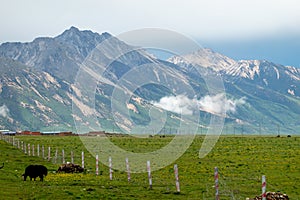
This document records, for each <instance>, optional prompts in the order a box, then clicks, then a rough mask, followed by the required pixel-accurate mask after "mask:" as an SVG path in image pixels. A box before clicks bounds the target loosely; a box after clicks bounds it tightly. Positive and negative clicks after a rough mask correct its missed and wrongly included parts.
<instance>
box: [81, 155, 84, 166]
mask: <svg viewBox="0 0 300 200" xmlns="http://www.w3.org/2000/svg"><path fill="white" fill-rule="evenodd" d="M81 167H82V168H83V169H84V152H81Z"/></svg>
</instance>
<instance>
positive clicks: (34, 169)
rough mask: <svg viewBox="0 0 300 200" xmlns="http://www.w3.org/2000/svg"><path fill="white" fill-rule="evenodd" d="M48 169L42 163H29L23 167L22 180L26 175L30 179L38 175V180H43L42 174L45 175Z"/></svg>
mask: <svg viewBox="0 0 300 200" xmlns="http://www.w3.org/2000/svg"><path fill="white" fill-rule="evenodd" d="M47 174H48V169H47V168H46V167H45V166H43V165H29V166H28V167H26V169H25V173H24V174H23V175H22V176H23V177H24V181H26V178H27V176H29V177H30V180H32V179H33V180H35V179H36V177H40V181H43V179H44V176H47Z"/></svg>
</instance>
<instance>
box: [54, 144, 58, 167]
mask: <svg viewBox="0 0 300 200" xmlns="http://www.w3.org/2000/svg"><path fill="white" fill-rule="evenodd" d="M57 154H58V150H57V148H56V150H55V155H54V163H55V164H56V163H57Z"/></svg>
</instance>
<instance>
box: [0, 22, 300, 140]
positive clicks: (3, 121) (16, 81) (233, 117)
mask: <svg viewBox="0 0 300 200" xmlns="http://www.w3.org/2000/svg"><path fill="white" fill-rule="evenodd" d="M104 41H109V42H108V44H107V48H105V49H101V50H98V51H97V55H98V59H99V60H97V61H98V62H100V63H101V62H105V63H110V64H109V67H108V68H107V69H105V70H104V71H103V74H102V76H103V77H102V78H103V79H100V80H99V82H98V83H97V89H96V91H95V95H94V97H95V107H92V106H91V105H90V104H89V103H88V101H87V100H85V91H84V90H83V88H84V87H88V86H84V85H80V84H78V83H76V80H77V79H76V78H78V72H80V69H81V67H82V64H83V63H87V58H89V57H91V55H95V54H93V53H94V52H95V49H96V50H97V45H99V44H101V43H103V42H104ZM131 48H132V47H131V46H130V45H128V44H126V43H125V42H123V41H121V40H119V39H118V38H116V37H114V36H112V35H111V34H109V33H102V34H98V33H95V32H92V31H80V30H79V29H78V28H76V27H71V28H70V29H68V30H66V31H64V32H63V33H62V34H60V35H58V36H56V37H53V38H50V37H43V38H36V39H35V40H33V41H32V42H28V43H19V42H13V43H10V42H8V43H3V44H1V45H0V69H1V73H0V129H10V130H25V129H29V130H40V131H51V130H56V131H57V130H72V131H74V132H76V129H75V124H74V120H75V123H76V121H77V122H78V121H83V120H84V119H83V118H82V117H81V116H79V115H77V114H76V113H74V112H73V111H72V105H73V107H74V106H75V107H76V108H77V109H78V110H79V112H80V113H82V114H83V115H84V114H85V113H94V114H95V116H96V117H97V120H98V122H97V123H99V125H100V126H101V128H102V129H103V130H106V131H118V132H119V131H122V130H127V131H130V130H131V127H132V125H133V124H138V125H147V124H149V123H150V121H151V119H150V118H151V117H150V116H149V109H150V108H151V107H152V106H153V105H155V106H156V107H157V108H158V109H164V110H167V111H168V114H167V115H168V119H167V122H166V125H165V126H164V127H163V128H162V129H161V130H159V131H160V132H162V133H171V132H172V128H173V127H176V126H178V116H179V113H178V111H177V110H176V108H175V107H174V105H175V104H176V105H177V104H178V103H179V104H180V103H182V105H181V106H182V107H181V108H182V110H181V111H182V112H183V111H184V110H183V109H186V110H185V111H186V113H190V111H191V112H193V111H194V109H195V108H194V107H193V106H194V105H193V103H195V105H196V109H199V110H200V122H199V125H200V126H199V127H201V130H200V129H199V130H198V131H199V133H200V132H202V128H204V130H205V129H207V126H208V124H209V120H210V117H211V116H212V115H218V114H219V112H221V111H222V112H223V113H224V112H225V113H226V115H225V116H224V117H225V125H224V128H223V133H228V134H233V133H236V134H240V133H242V134H252V133H254V134H278V133H283V134H284V133H286V134H297V130H298V129H299V127H300V120H299V119H298V118H299V116H300V69H298V68H295V67H292V66H283V65H280V64H275V63H272V62H270V61H266V60H239V61H237V60H234V59H231V58H229V57H227V56H225V55H222V54H219V53H217V52H214V51H213V50H211V49H208V48H203V49H199V50H198V51H196V52H191V53H190V54H188V55H180V56H173V57H171V58H169V59H168V60H160V59H157V58H155V57H154V56H152V55H151V54H150V53H148V52H147V50H135V49H134V50H132V51H128V53H126V54H124V55H123V54H122V55H121V56H120V57H118V58H117V59H113V58H112V56H111V55H114V54H116V55H117V52H122V51H125V50H127V49H131ZM126 52H127V51H126ZM154 63H155V64H156V65H157V66H158V68H157V69H159V72H158V73H157V72H156V69H154V68H151V67H149V68H144V69H143V70H144V71H141V72H140V73H141V74H140V75H138V76H136V82H135V81H134V80H131V81H127V82H126V83H124V84H123V85H122V86H121V87H120V88H119V89H120V90H121V91H123V92H128V91H132V87H133V85H136V84H137V83H138V81H141V79H144V80H149V82H151V81H152V82H153V83H149V84H147V85H143V86H141V87H138V88H135V89H134V91H132V97H131V98H130V99H128V101H126V102H118V103H117V104H116V105H117V106H118V105H120V106H121V104H122V105H123V104H124V105H125V107H126V108H127V110H126V111H125V110H124V113H126V112H129V115H130V117H131V118H132V120H131V121H130V120H127V118H126V114H124V113H122V111H123V109H121V108H120V110H121V111H119V112H118V113H117V114H118V116H119V117H118V119H114V116H115V115H116V113H114V112H115V110H113V109H112V107H111V105H112V104H113V103H114V102H113V101H114V100H115V98H113V95H114V94H113V92H114V87H115V86H116V84H117V83H118V82H120V81H122V78H124V77H125V76H126V75H128V74H130V73H129V72H132V71H133V69H134V67H135V66H147V65H149V66H150V64H154ZM161 66H163V67H161ZM199 71H201V74H209V75H210V76H218V77H221V78H222V80H223V84H224V88H225V92H226V97H227V99H226V98H224V94H223V95H222V94H218V93H216V94H214V95H211V94H209V93H208V89H207V88H206V86H205V80H204V79H203V77H202V76H201V75H200V74H199V73H197V72H199ZM136 73H137V72H136ZM139 78H140V79H139ZM150 79H153V80H150ZM166 79H168V81H167V80H166ZM170 82H176V84H178V85H181V86H180V87H179V86H174V88H173V90H171V89H170V88H168V87H165V86H166V85H167V84H168V83H170ZM155 83H156V84H155ZM159 83H161V85H159ZM176 84H174V85H176ZM182 85H184V86H185V87H192V89H193V91H197V93H196V96H194V97H192V96H189V95H186V96H184V95H183V94H185V93H184V91H181V90H183V89H184V88H185V87H183V86H182ZM175 94H182V95H177V96H176V95H175ZM164 100H165V101H164ZM85 101H86V102H87V103H86V104H85V103H84V102H85ZM116 101H117V100H116ZM174 102H175V103H174ZM210 102H214V103H215V104H209V103H210ZM220 103H221V104H222V105H219V104H220ZM172 105H173V107H172ZM224 109H225V110H224ZM128 110H129V111H128ZM220 110H221V111H220ZM86 126H88V124H86ZM153 132H154V130H153Z"/></svg>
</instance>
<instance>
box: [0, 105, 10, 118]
mask: <svg viewBox="0 0 300 200" xmlns="http://www.w3.org/2000/svg"><path fill="white" fill-rule="evenodd" d="M8 114H9V109H8V107H7V106H6V105H5V104H4V105H3V106H1V107H0V117H4V118H6V117H8Z"/></svg>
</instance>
